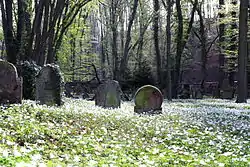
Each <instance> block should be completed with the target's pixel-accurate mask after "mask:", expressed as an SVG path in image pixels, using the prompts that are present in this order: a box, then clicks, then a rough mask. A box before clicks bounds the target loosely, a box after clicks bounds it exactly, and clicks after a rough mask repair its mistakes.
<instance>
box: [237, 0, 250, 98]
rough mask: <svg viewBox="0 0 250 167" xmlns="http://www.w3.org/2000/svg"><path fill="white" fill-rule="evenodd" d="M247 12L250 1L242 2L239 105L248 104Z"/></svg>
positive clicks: (239, 50)
mask: <svg viewBox="0 0 250 167" xmlns="http://www.w3.org/2000/svg"><path fill="white" fill-rule="evenodd" d="M247 12H248V1H246V0H241V1H240V19H239V39H240V40H239V48H238V52H239V58H238V96H237V100H236V102H237V103H246V102H247V100H246V99H247V72H246V65H247V56H248V55H247V30H248V26H247Z"/></svg>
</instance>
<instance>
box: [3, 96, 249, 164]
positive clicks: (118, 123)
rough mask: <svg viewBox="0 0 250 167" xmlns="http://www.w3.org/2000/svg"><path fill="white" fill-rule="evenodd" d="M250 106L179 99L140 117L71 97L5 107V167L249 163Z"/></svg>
mask: <svg viewBox="0 0 250 167" xmlns="http://www.w3.org/2000/svg"><path fill="white" fill-rule="evenodd" d="M249 108H250V107H249V104H236V103H234V101H224V100H215V99H213V100H211V99H210V100H186V101H185V100H175V101H173V102H170V103H168V102H167V101H165V102H164V104H163V114H161V115H156V116H140V115H135V114H134V113H133V103H131V102H124V103H122V107H121V109H113V110H108V109H102V108H99V107H95V106H94V102H91V101H85V100H70V99H66V102H65V104H64V105H63V106H62V107H47V106H41V105H36V104H35V103H34V102H32V101H25V102H24V104H22V105H12V106H10V107H8V108H6V107H5V108H4V107H2V108H0V166H51V167H52V166H84V167H85V166H90V167H94V166H103V167H106V166H107V167H108V166H127V167H130V166H140V167H146V166H148V167H152V166H164V167H165V166H180V167H181V166H210V167H213V166H214V167H217V166H243V167H244V166H246V167H247V166H250V110H249Z"/></svg>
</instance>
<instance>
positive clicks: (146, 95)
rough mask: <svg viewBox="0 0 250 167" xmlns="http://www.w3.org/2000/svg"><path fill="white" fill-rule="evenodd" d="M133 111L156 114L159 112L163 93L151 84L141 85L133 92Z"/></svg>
mask: <svg viewBox="0 0 250 167" xmlns="http://www.w3.org/2000/svg"><path fill="white" fill-rule="evenodd" d="M134 100H135V107H134V112H135V113H138V114H142V113H145V114H158V113H161V111H162V108H161V105H162V102H163V95H162V93H161V91H160V90H159V89H158V88H156V87H155V86H152V85H145V86H142V87H141V88H139V89H138V90H137V92H136V93H135V98H134Z"/></svg>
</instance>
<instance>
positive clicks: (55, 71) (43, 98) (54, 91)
mask: <svg viewBox="0 0 250 167" xmlns="http://www.w3.org/2000/svg"><path fill="white" fill-rule="evenodd" d="M61 83H62V76H61V73H60V70H59V67H58V66H57V65H51V64H47V65H46V66H44V67H43V68H42V69H41V70H40V72H39V73H38V75H37V77H36V100H37V101H39V103H40V104H46V105H58V106H60V105H61V104H62V91H61Z"/></svg>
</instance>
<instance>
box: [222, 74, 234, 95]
mask: <svg viewBox="0 0 250 167" xmlns="http://www.w3.org/2000/svg"><path fill="white" fill-rule="evenodd" d="M221 97H222V99H233V98H234V88H233V87H232V86H230V84H229V80H228V79H227V78H226V79H224V80H223V82H222V92H221Z"/></svg>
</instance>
